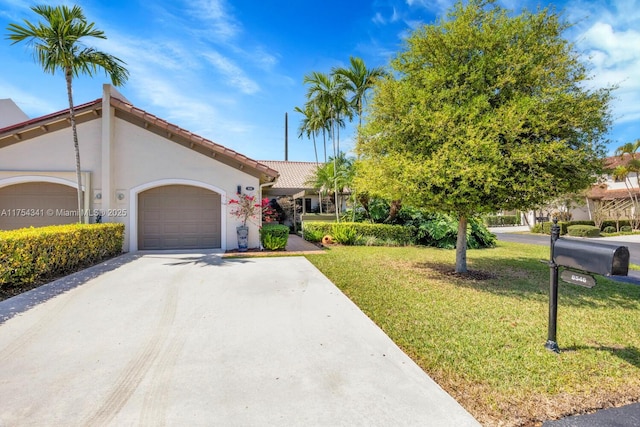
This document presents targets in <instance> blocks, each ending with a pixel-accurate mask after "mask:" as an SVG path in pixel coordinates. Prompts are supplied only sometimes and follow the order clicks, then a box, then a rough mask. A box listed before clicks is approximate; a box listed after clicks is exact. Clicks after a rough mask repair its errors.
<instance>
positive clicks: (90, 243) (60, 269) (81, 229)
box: [0, 223, 124, 286]
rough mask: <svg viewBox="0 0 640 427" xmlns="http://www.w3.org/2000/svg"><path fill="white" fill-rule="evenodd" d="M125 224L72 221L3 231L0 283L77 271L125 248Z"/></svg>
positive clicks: (26, 281)
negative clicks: (66, 223)
mask: <svg viewBox="0 0 640 427" xmlns="http://www.w3.org/2000/svg"><path fill="white" fill-rule="evenodd" d="M123 241H124V224H118V223H106V224H72V225H56V226H50V227H40V228H33V227H31V228H21V229H19V230H10V231H0V286H11V285H17V284H28V283H34V282H37V281H40V280H42V279H46V278H48V277H54V276H56V275H60V274H67V273H70V272H73V271H76V270H77V269H78V268H80V267H83V266H85V265H90V264H93V263H96V262H98V261H100V260H102V259H105V258H110V257H113V256H116V255H118V254H120V253H121V252H122V244H123Z"/></svg>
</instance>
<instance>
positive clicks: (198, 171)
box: [112, 119, 259, 249]
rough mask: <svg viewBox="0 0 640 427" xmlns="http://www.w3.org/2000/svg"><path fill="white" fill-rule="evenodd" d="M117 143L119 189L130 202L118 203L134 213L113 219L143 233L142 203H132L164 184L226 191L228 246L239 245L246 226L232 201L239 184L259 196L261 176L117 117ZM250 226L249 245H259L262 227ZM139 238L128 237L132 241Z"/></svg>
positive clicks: (224, 211) (115, 169)
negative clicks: (239, 235)
mask: <svg viewBox="0 0 640 427" xmlns="http://www.w3.org/2000/svg"><path fill="white" fill-rule="evenodd" d="M113 141H114V142H113V150H114V152H113V158H114V162H113V165H112V170H113V186H114V189H115V190H114V191H115V192H116V193H125V194H124V198H121V199H117V202H116V206H115V208H117V209H127V213H128V215H127V217H126V218H123V217H120V218H113V219H112V220H116V221H121V222H124V223H125V225H127V230H128V231H131V230H133V231H134V232H137V227H136V225H135V221H137V218H135V216H136V215H137V207H136V204H137V200H131V199H132V198H134V197H135V195H136V194H139V192H141V191H144V190H145V189H149V188H153V187H156V186H160V185H172V184H180V185H194V186H200V187H203V188H207V189H209V190H212V191H216V192H218V193H220V195H221V201H222V214H223V218H224V219H223V224H222V225H223V227H224V228H223V236H222V238H223V242H225V243H226V249H233V248H235V247H237V244H236V243H237V239H236V227H237V226H238V225H240V223H239V222H238V221H237V220H236V218H235V217H233V216H231V215H230V212H229V209H228V208H227V201H228V199H229V198H234V197H235V194H236V191H237V190H236V189H237V186H238V185H240V186H242V188H243V191H245V192H246V190H244V189H245V188H246V187H253V188H254V192H253V193H254V194H257V193H258V189H259V180H258V178H255V177H253V176H251V175H249V174H246V173H244V172H242V171H241V170H239V169H236V168H233V167H230V166H227V165H225V164H223V163H221V162H219V161H216V160H215V159H214V158H212V157H208V156H206V155H203V154H201V153H198V152H196V151H194V150H192V149H190V148H188V147H185V146H182V145H180V144H177V143H175V142H173V141H171V140H169V139H166V138H163V137H161V136H159V135H156V134H154V133H152V132H149V131H148V130H145V129H143V128H141V127H138V126H135V125H133V124H131V123H128V122H126V121H124V120H122V119H116V123H115V135H114V140H113ZM132 189H134V191H133V192H132V191H131V190H132ZM250 227H251V229H250V232H249V233H250V236H249V237H250V239H249V246H250V247H257V246H258V245H259V235H258V227H257V225H255V224H250ZM135 238H136V237H135V236H128V238H127V240H128V241H129V240H130V241H133V239H135ZM223 248H225V246H223Z"/></svg>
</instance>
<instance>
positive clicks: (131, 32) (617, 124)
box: [0, 0, 640, 161]
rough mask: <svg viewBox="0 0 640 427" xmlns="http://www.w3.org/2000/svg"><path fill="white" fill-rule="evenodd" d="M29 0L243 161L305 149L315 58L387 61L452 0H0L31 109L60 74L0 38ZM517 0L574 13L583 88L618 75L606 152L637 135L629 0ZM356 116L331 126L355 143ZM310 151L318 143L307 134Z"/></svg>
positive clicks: (635, 18) (92, 96) (32, 112)
mask: <svg viewBox="0 0 640 427" xmlns="http://www.w3.org/2000/svg"><path fill="white" fill-rule="evenodd" d="M36 4H49V5H58V4H67V5H73V4H77V5H79V6H81V7H82V9H83V10H84V13H85V15H86V17H87V19H88V21H90V22H94V23H95V24H96V28H98V29H100V30H103V31H104V32H105V35H106V36H107V40H98V39H92V40H89V41H88V44H90V45H91V46H95V47H97V48H98V49H100V50H102V51H105V52H107V53H109V54H111V55H114V56H116V57H118V58H120V59H122V60H123V61H124V62H126V67H127V69H128V70H129V72H130V77H129V80H128V82H127V83H126V85H125V86H123V87H120V88H118V90H119V91H120V92H121V93H122V94H123V95H124V96H125V97H126V98H127V99H128V100H129V101H130V102H131V103H132V104H133V105H135V106H136V107H138V108H141V109H143V110H145V111H147V112H149V113H151V114H154V115H156V116H158V117H160V118H162V119H164V120H167V121H169V122H171V123H173V124H175V125H178V126H180V127H182V128H185V129H187V130H189V131H191V132H194V133H196V134H199V135H201V136H203V137H205V138H207V139H210V140H212V141H214V142H216V143H218V144H221V145H223V146H226V147H228V148H231V149H233V150H235V151H238V152H240V153H242V154H244V155H246V156H248V157H250V158H252V159H254V160H284V158H285V149H284V146H285V143H284V140H285V114H288V123H289V125H288V133H289V144H288V146H289V150H288V159H289V160H295V161H314V160H315V154H314V149H313V143H312V142H311V141H310V140H308V139H304V138H302V139H301V138H298V133H299V132H298V129H299V125H300V121H301V118H302V117H301V115H300V114H299V113H296V112H294V108H295V107H296V106H299V107H303V106H304V104H305V102H306V98H305V94H306V87H305V86H304V84H303V78H304V76H305V75H306V74H309V73H311V72H313V71H319V72H324V73H329V72H330V71H331V69H332V68H334V67H342V66H348V65H349V57H350V56H355V57H360V58H362V59H363V60H364V62H365V64H366V65H367V67H369V68H372V67H387V66H388V65H389V62H390V61H391V60H392V59H393V58H394V57H395V55H396V54H397V53H398V52H400V51H401V50H402V49H403V48H404V45H403V40H404V39H405V38H406V37H407V35H409V34H410V33H411V32H412V31H413V30H415V29H416V28H418V27H420V26H422V25H428V24H432V23H434V22H436V21H437V20H438V19H440V18H442V17H444V16H446V12H447V10H448V9H450V8H451V6H452V5H453V4H454V1H452V0H370V1H365V0H319V1H310V0H306V1H305V0H154V1H148V0H145V1H142V0H78V1H77V2H75V3H74V2H67V1H65V0H59V1H57V2H49V1H46V0H43V1H40V2H31V1H21V0H0V33H1V34H2V37H0V61H1V62H0V99H2V98H11V99H13V100H14V102H15V103H16V104H17V105H18V106H19V107H20V108H21V109H22V110H23V111H24V112H25V113H26V114H27V115H28V116H29V117H30V118H35V117H39V116H42V115H45V114H50V113H53V112H56V111H60V110H63V109H65V108H66V107H67V98H66V86H65V82H64V76H63V75H62V74H60V73H57V74H55V75H50V74H44V72H43V71H42V69H41V68H40V66H39V65H37V64H36V63H35V62H34V60H33V56H32V54H31V51H30V50H29V49H28V47H27V45H26V44H25V43H19V44H15V45H11V41H10V40H7V37H6V36H7V34H8V31H7V26H8V24H9V23H23V20H24V19H28V20H30V21H32V22H35V21H37V20H38V17H37V15H36V14H35V13H34V12H32V11H31V10H30V7H31V6H33V5H36ZM499 4H501V5H502V6H504V7H506V8H508V9H512V10H515V11H516V12H517V11H519V10H520V8H522V7H526V8H528V9H529V10H535V9H536V8H538V7H539V6H540V7H546V6H550V7H552V8H554V9H555V10H556V11H557V12H559V13H561V16H562V17H563V18H564V19H565V20H566V21H568V22H570V23H573V24H574V25H573V26H572V27H571V29H569V30H568V31H567V32H566V33H565V34H564V36H565V37H566V38H567V39H569V40H570V41H572V42H574V43H575V46H576V49H577V50H578V51H579V52H580V53H581V54H582V55H583V59H584V61H585V62H588V63H589V64H590V66H591V75H592V79H591V80H590V81H589V82H588V83H587V84H588V85H589V87H590V88H598V87H603V86H609V85H617V86H618V89H617V90H616V91H615V92H614V95H615V97H616V98H615V99H614V101H613V102H612V104H611V109H612V113H613V119H614V123H613V126H612V128H611V131H610V133H609V135H608V138H609V139H610V141H611V142H610V144H609V146H608V147H609V152H610V154H612V153H613V151H614V150H615V148H616V147H618V146H620V145H622V144H624V143H626V142H633V141H635V140H636V139H638V138H640V0H615V1H607V0H604V1H603V0H600V1H585V0H582V1H581V0H578V1H569V2H550V1H544V0H540V2H534V1H530V0H525V1H516V0H500V1H499ZM103 83H108V79H107V77H105V75H104V74H103V73H98V74H96V75H95V76H93V77H88V76H80V77H78V78H77V79H75V80H74V83H73V85H74V101H75V103H76V104H81V103H85V102H89V101H93V100H96V99H98V98H100V97H101V96H102V84H103ZM354 138H355V127H354V126H353V125H349V126H347V128H346V129H345V130H343V131H342V133H341V141H340V145H341V148H342V149H345V150H349V149H351V148H352V147H353V140H354ZM318 150H319V156H320V160H321V161H322V158H323V152H322V144H321V142H319V145H318Z"/></svg>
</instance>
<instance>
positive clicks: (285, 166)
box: [260, 160, 322, 190]
mask: <svg viewBox="0 0 640 427" xmlns="http://www.w3.org/2000/svg"><path fill="white" fill-rule="evenodd" d="M260 163H262V164H263V165H266V166H268V167H269V168H271V169H274V170H277V171H278V172H279V173H280V176H279V177H278V180H277V181H276V183H275V184H274V185H273V186H272V187H270V188H272V189H298V190H305V189H308V190H310V189H312V188H313V187H312V186H310V185H308V184H306V182H307V181H308V180H309V179H310V178H311V177H312V176H313V174H314V173H315V171H316V169H317V167H318V164H317V163H316V162H290V161H278V160H260ZM320 166H322V163H320Z"/></svg>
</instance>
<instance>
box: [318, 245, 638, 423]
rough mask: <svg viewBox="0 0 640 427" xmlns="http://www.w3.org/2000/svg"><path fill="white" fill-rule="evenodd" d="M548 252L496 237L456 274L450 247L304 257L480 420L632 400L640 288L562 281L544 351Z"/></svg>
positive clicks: (536, 418)
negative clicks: (553, 348)
mask: <svg viewBox="0 0 640 427" xmlns="http://www.w3.org/2000/svg"><path fill="white" fill-rule="evenodd" d="M548 256H549V249H548V248H547V247H545V246H535V245H524V244H518V243H506V242H499V244H498V247H497V248H494V249H482V250H471V251H469V252H468V265H469V269H470V270H471V273H472V274H471V275H470V277H471V278H469V277H466V278H462V277H459V276H458V275H455V274H454V273H453V267H454V262H455V252H454V251H452V250H443V249H433V248H416V247H401V248H388V247H383V248H381V247H333V248H331V249H330V250H329V251H328V253H325V254H322V255H308V256H307V258H308V259H309V260H310V261H311V262H312V263H314V264H315V265H316V266H317V267H318V268H319V269H320V270H321V271H322V272H323V273H324V274H325V275H326V276H327V277H328V278H329V279H330V280H331V281H333V283H335V284H336V285H337V286H338V287H339V288H340V289H342V291H343V292H344V293H345V294H346V295H348V296H349V297H350V298H351V299H352V300H353V301H354V302H355V303H356V304H357V305H358V306H359V307H360V308H361V309H362V311H364V312H365V313H366V314H367V315H368V316H369V317H370V318H371V319H372V320H373V321H374V322H376V323H377V324H378V325H379V326H380V327H381V328H382V329H383V330H384V331H385V332H386V333H387V334H388V335H389V336H390V337H391V338H392V339H393V340H394V341H395V342H396V343H397V344H398V345H399V346H400V347H401V348H402V349H403V350H404V351H405V352H406V353H407V354H408V355H409V356H411V357H412V358H413V359H414V360H415V361H416V362H417V363H418V364H419V365H420V366H421V367H422V368H423V369H424V370H425V371H426V372H427V373H428V374H429V376H431V377H432V378H433V379H434V380H435V381H436V382H438V383H439V384H440V385H441V386H442V387H443V388H444V389H445V390H446V391H447V392H449V393H450V394H451V395H452V396H453V397H454V398H455V399H456V400H457V401H458V402H460V403H461V404H462V405H463V406H464V407H465V408H466V409H467V410H468V411H469V412H470V413H472V414H473V415H474V416H475V417H476V418H477V419H478V420H479V421H480V422H481V423H482V424H484V425H510V426H516V425H534V424H536V423H540V422H542V421H545V420H549V419H555V418H560V417H562V416H564V415H569V414H577V413H583V412H587V411H591V410H594V409H598V408H602V407H607V406H611V405H621V404H624V403H629V402H632V401H637V400H638V397H639V396H640V286H635V285H629V284H623V283H617V282H613V281H610V280H607V279H604V278H602V277H598V279H597V281H598V284H597V286H596V287H595V288H593V289H587V288H582V287H579V286H574V285H569V284H565V283H561V285H560V296H559V308H558V343H559V345H560V348H561V349H562V350H563V352H562V353H561V354H560V355H557V354H554V353H551V352H549V351H548V350H546V349H545V348H544V343H545V341H546V339H547V316H548V289H549V268H548V267H547V266H546V265H545V264H542V263H540V262H539V260H540V259H548Z"/></svg>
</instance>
